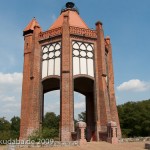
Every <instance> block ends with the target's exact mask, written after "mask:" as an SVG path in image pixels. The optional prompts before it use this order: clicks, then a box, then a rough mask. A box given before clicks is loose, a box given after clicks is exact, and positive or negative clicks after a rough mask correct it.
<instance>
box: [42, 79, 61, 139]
mask: <svg viewBox="0 0 150 150" xmlns="http://www.w3.org/2000/svg"><path fill="white" fill-rule="evenodd" d="M42 85H43V101H42V103H43V105H42V118H43V119H42V120H43V121H42V129H43V132H42V134H43V136H44V137H47V138H49V137H50V138H55V139H57V140H59V120H60V90H59V89H60V79H59V78H56V77H51V78H47V79H45V80H44V81H43V82H42Z"/></svg>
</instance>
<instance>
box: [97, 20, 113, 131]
mask: <svg viewBox="0 0 150 150" xmlns="http://www.w3.org/2000/svg"><path fill="white" fill-rule="evenodd" d="M96 32H97V43H96V44H97V48H96V55H97V58H96V60H95V61H96V64H97V70H96V83H95V84H96V93H97V94H96V96H97V98H98V100H97V101H98V102H97V103H98V108H99V110H100V111H99V112H98V110H97V112H98V113H100V117H99V119H100V126H101V129H100V130H101V132H107V122H108V121H110V107H109V99H108V92H107V90H106V89H107V85H106V74H107V72H106V61H105V41H104V33H103V28H102V23H101V22H97V23H96ZM97 90H99V91H97Z"/></svg>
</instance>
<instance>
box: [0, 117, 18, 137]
mask: <svg viewBox="0 0 150 150" xmlns="http://www.w3.org/2000/svg"><path fill="white" fill-rule="evenodd" d="M19 131H20V118H19V117H15V116H14V117H13V118H12V119H11V121H10V122H9V121H7V120H6V119H5V118H4V117H3V118H0V140H9V139H18V138H19Z"/></svg>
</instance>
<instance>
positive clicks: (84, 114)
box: [78, 112, 86, 122]
mask: <svg viewBox="0 0 150 150" xmlns="http://www.w3.org/2000/svg"><path fill="white" fill-rule="evenodd" d="M78 120H80V121H84V122H86V112H81V113H80V114H78Z"/></svg>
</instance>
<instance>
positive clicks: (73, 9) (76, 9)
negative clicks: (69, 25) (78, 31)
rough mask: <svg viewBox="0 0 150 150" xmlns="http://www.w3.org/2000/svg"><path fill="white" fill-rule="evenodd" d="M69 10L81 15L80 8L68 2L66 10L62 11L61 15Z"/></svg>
mask: <svg viewBox="0 0 150 150" xmlns="http://www.w3.org/2000/svg"><path fill="white" fill-rule="evenodd" d="M67 10H72V11H76V12H77V13H78V14H79V11H78V8H77V7H76V6H75V4H74V3H73V2H67V3H66V5H65V6H64V8H63V9H62V10H61V13H62V12H64V11H67Z"/></svg>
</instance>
